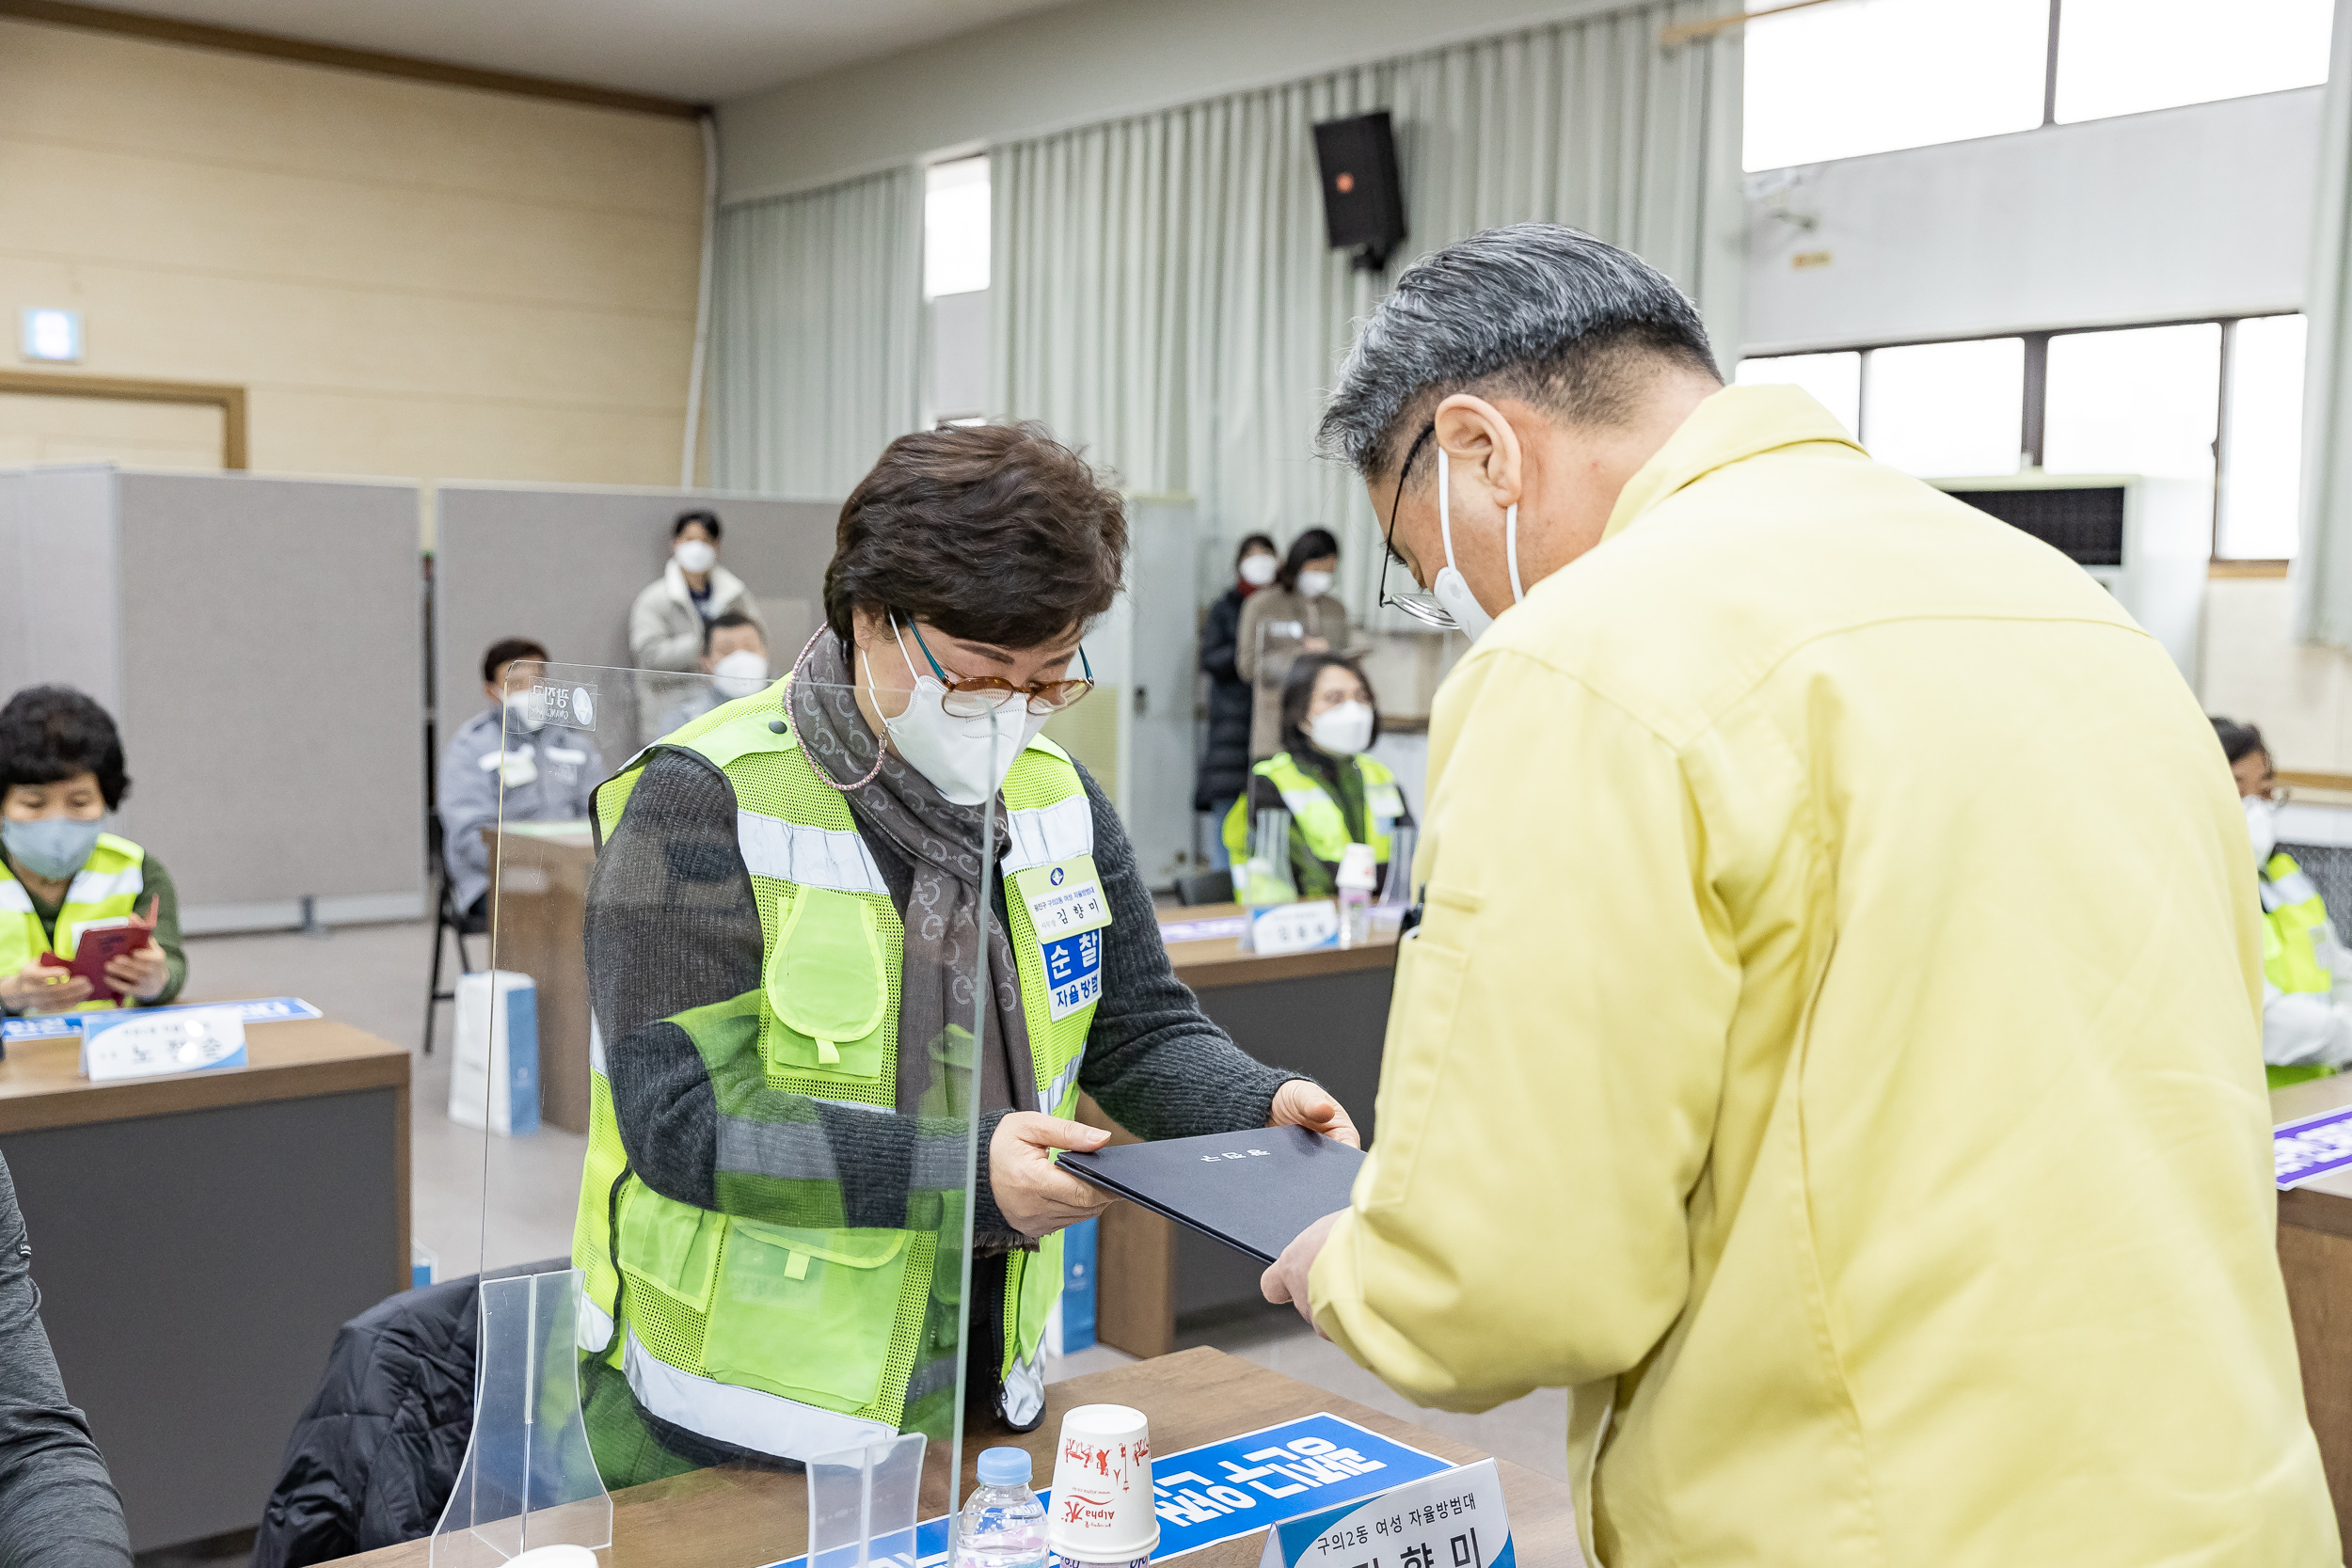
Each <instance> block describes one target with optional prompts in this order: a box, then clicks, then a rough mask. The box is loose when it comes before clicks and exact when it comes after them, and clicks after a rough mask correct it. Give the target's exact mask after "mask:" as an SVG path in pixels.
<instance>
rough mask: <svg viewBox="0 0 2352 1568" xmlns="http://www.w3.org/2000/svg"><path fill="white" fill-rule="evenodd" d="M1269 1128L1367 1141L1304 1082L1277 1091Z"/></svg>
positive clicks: (1352, 1144) (1334, 1104)
mask: <svg viewBox="0 0 2352 1568" xmlns="http://www.w3.org/2000/svg"><path fill="white" fill-rule="evenodd" d="M1265 1124H1266V1125H1267V1126H1268V1127H1303V1128H1305V1129H1306V1130H1307V1131H1308V1132H1320V1133H1322V1134H1323V1135H1324V1136H1325V1137H1327V1138H1337V1139H1338V1140H1339V1141H1340V1142H1342V1143H1343V1144H1345V1145H1346V1146H1347V1147H1348V1148H1363V1147H1364V1140H1363V1139H1362V1138H1361V1137H1359V1136H1358V1135H1357V1132H1356V1124H1355V1123H1354V1122H1352V1121H1350V1120H1348V1119H1347V1111H1346V1109H1345V1108H1344V1107H1343V1106H1342V1105H1341V1104H1340V1102H1339V1101H1336V1100H1334V1099H1332V1098H1331V1097H1330V1095H1328V1094H1327V1093H1326V1092H1324V1091H1323V1090H1322V1089H1320V1088H1317V1087H1316V1086H1315V1085H1312V1084H1311V1083H1309V1082H1308V1081H1307V1080H1306V1079H1304V1078H1294V1079H1291V1080H1290V1081H1289V1082H1288V1083H1286V1084H1284V1085H1282V1086H1281V1087H1280V1088H1279V1089H1277V1090H1275V1091H1274V1107H1273V1109H1272V1110H1270V1111H1268V1112H1267V1113H1266V1118H1265ZM1000 1203H1001V1200H1000Z"/></svg>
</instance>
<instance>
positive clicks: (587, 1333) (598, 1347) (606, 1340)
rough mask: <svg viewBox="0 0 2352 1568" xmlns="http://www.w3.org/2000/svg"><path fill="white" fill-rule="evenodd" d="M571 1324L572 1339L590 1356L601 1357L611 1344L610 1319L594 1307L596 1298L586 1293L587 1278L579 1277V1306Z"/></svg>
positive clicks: (606, 1313) (601, 1310)
mask: <svg viewBox="0 0 2352 1568" xmlns="http://www.w3.org/2000/svg"><path fill="white" fill-rule="evenodd" d="M577 1310H578V1317H577V1319H576V1321H575V1323H574V1324H573V1338H577V1339H578V1340H579V1341H580V1349H581V1350H583V1351H586V1352H587V1353H588V1354H590V1355H602V1354H604V1353H605V1351H606V1350H607V1349H608V1348H609V1347H610V1346H611V1345H612V1315H611V1314H610V1313H608V1312H606V1311H605V1309H604V1308H603V1307H598V1306H597V1305H596V1297H594V1296H592V1295H590V1294H589V1293H588V1276H587V1275H586V1274H584V1273H583V1274H582V1275H580V1305H579V1307H578V1309H577Z"/></svg>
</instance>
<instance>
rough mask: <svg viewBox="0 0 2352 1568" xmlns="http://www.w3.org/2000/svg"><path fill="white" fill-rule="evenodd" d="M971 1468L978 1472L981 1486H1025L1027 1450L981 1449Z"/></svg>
mask: <svg viewBox="0 0 2352 1568" xmlns="http://www.w3.org/2000/svg"><path fill="white" fill-rule="evenodd" d="M973 1468H974V1469H976V1470H977V1471H978V1472H979V1477H980V1484H981V1485H982V1486H1025V1485H1027V1484H1028V1481H1029V1451H1028V1449H981V1450H980V1462H979V1464H977V1465H975V1466H973Z"/></svg>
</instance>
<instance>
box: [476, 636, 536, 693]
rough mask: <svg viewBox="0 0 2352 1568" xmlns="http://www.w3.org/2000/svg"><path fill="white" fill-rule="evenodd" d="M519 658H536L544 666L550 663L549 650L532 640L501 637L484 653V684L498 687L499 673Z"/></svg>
mask: <svg viewBox="0 0 2352 1568" xmlns="http://www.w3.org/2000/svg"><path fill="white" fill-rule="evenodd" d="M518 658H535V659H537V660H538V661H539V662H540V663H542V664H546V663H548V662H549V661H548V651H547V649H545V648H543V647H541V646H540V645H539V644H538V643H536V642H534V641H532V640H531V639H530V638H528V637H501V638H500V639H499V640H498V641H495V642H493V643H491V644H490V646H489V647H488V648H487V649H485V650H484V652H483V655H482V684H483V685H485V686H496V685H497V684H498V679H499V672H500V671H501V670H503V669H505V668H506V667H507V666H508V665H510V664H512V663H514V662H515V661H516V659H518Z"/></svg>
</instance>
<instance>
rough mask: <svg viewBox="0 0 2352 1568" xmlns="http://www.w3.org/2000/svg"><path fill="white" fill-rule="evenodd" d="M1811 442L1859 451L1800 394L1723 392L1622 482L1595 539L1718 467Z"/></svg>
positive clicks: (1762, 390) (1610, 534) (1770, 390)
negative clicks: (1606, 521)
mask: <svg viewBox="0 0 2352 1568" xmlns="http://www.w3.org/2000/svg"><path fill="white" fill-rule="evenodd" d="M1815 441H1829V442H1835V443H1836V445H1838V446H1841V447H1850V448H1851V449H1852V450H1853V451H1856V452H1860V451H1862V448H1861V447H1860V446H1858V445H1857V444H1856V443H1855V441H1854V438H1853V437H1852V436H1849V435H1847V434H1846V429H1845V427H1844V426H1843V425H1841V424H1839V423H1838V422H1837V421H1836V420H1834V419H1832V418H1831V417H1830V412H1829V410H1828V409H1826V408H1823V407H1822V406H1821V405H1820V404H1818V403H1816V402H1814V401H1813V398H1812V396H1811V395H1810V394H1809V393H1807V392H1805V391H1804V389H1803V388H1797V387H1726V388H1724V389H1723V390H1722V391H1720V392H1717V393H1715V394H1714V395H1713V396H1712V397H1709V398H1708V400H1707V401H1706V402H1704V403H1702V404H1699V405H1698V406H1697V407H1696V408H1693V409H1692V410H1691V417H1690V418H1689V419H1687V420H1683V421H1682V424H1681V427H1680V428H1679V429H1677V431H1676V432H1675V433H1674V434H1673V435H1672V436H1667V437H1666V444H1665V445H1664V446H1662V447H1660V448H1659V449H1658V451H1655V452H1654V453H1652V454H1651V456H1650V460H1649V461H1648V462H1646V463H1645V464H1643V465H1642V466H1641V467H1640V468H1639V469H1637V470H1635V472H1634V475H1633V477H1632V478H1631V479H1629V480H1627V481H1626V483H1625V488H1624V489H1623V490H1621V491H1619V492H1618V494H1617V504H1616V506H1615V507H1614V508H1613V509H1612V510H1611V511H1610V514H1609V526H1608V527H1607V528H1605V529H1603V530H1602V531H1601V535H1600V536H1601V538H1602V539H1603V540H1604V541H1606V540H1610V539H1613V538H1615V537H1616V536H1617V535H1618V534H1620V533H1623V532H1624V531H1626V530H1627V529H1629V528H1630V527H1632V526H1633V524H1634V522H1635V521H1636V520H1638V519H1639V518H1640V517H1641V515H1643V514H1644V513H1645V512H1648V511H1650V510H1651V509H1653V508H1654V507H1656V506H1658V505H1659V504H1660V503H1661V502H1662V501H1664V500H1665V499H1667V498H1668V497H1669V496H1672V495H1674V494H1675V493H1676V492H1677V491H1678V490H1681V489H1682V488H1683V487H1685V486H1686V485H1689V484H1692V483H1696V482H1697V481H1699V480H1701V479H1704V478H1705V477H1706V476H1707V475H1708V474H1710V473H1713V472H1714V471H1715V470H1716V469H1718V468H1723V467H1730V466H1731V465H1732V464H1734V463H1739V462H1742V461H1744V460H1746V459H1748V458H1751V457H1755V456H1756V455H1758V454H1760V453H1763V452H1768V451H1777V450H1778V449H1780V448H1782V447H1796V446H1804V445H1805V444H1807V443H1809V442H1815ZM1865 455H1867V454H1865Z"/></svg>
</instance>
